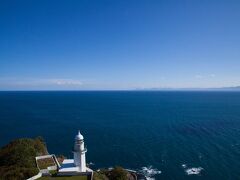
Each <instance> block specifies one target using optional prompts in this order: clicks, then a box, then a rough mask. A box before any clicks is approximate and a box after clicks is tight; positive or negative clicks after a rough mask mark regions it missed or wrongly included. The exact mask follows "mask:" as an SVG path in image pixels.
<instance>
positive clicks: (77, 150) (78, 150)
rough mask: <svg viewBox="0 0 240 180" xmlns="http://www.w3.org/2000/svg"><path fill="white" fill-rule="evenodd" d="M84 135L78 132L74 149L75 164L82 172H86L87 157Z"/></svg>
mask: <svg viewBox="0 0 240 180" xmlns="http://www.w3.org/2000/svg"><path fill="white" fill-rule="evenodd" d="M83 139H84V138H83V135H82V134H81V133H80V131H78V134H77V135H76V137H75V143H74V148H73V156H74V164H75V166H76V167H78V168H79V171H80V172H86V156H85V153H86V152H87V149H86V148H84V141H83Z"/></svg>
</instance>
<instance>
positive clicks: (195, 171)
mask: <svg viewBox="0 0 240 180" xmlns="http://www.w3.org/2000/svg"><path fill="white" fill-rule="evenodd" d="M182 167H183V168H184V169H185V172H186V174H187V175H199V174H200V173H201V171H202V170H203V168H202V167H192V168H187V165H186V164H182Z"/></svg>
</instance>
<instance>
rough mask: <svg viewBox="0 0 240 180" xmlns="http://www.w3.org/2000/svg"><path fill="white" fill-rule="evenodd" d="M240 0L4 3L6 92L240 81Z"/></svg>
mask: <svg viewBox="0 0 240 180" xmlns="http://www.w3.org/2000/svg"><path fill="white" fill-rule="evenodd" d="M239 22H240V1H239V0H235V1H233V0H225V1H222V0H187V1H185V0H175V1H174V0H156V1H155V0H145V1H143V0H101V1H100V0H96V1H92V0H81V1H78V0H76V1H71V0H70V1H69V0H68V1H67V0H66V1H61V0H51V1H44V0H36V1H33V0H30V1H27V0H23V1H20V0H19V1H11V0H6V1H4V0H2V1H0V90H47V89H50V90H52V89H56V90H64V89H66V90H67V89H83V90H86V89H135V88H168V87H171V88H193V87H195V88H206V87H223V86H238V85H240V23H239Z"/></svg>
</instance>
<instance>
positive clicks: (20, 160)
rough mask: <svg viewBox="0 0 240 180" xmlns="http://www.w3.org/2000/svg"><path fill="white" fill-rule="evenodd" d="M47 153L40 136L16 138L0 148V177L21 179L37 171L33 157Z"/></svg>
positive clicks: (14, 179) (12, 179)
mask: <svg viewBox="0 0 240 180" xmlns="http://www.w3.org/2000/svg"><path fill="white" fill-rule="evenodd" d="M45 154H47V149H46V146H45V143H44V141H43V139H42V138H41V137H38V138H35V139H29V138H23V139H17V140H14V141H12V142H10V143H9V144H7V145H6V146H4V147H2V148H1V149H0V179H1V180H2V179H3V180H4V179H11V180H22V179H26V178H29V177H31V176H34V175H36V174H37V173H38V169H37V167H36V162H35V157H36V156H40V155H45Z"/></svg>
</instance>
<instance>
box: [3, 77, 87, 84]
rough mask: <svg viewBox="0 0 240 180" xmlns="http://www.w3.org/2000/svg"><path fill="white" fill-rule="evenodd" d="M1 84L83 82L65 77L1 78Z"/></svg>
mask: <svg viewBox="0 0 240 180" xmlns="http://www.w3.org/2000/svg"><path fill="white" fill-rule="evenodd" d="M0 84H8V85H16V86H24V85H26V86H46V85H56V86H81V85H83V82H82V81H80V80H77V79H65V78H39V79H38V78H21V79H20V78H0Z"/></svg>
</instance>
